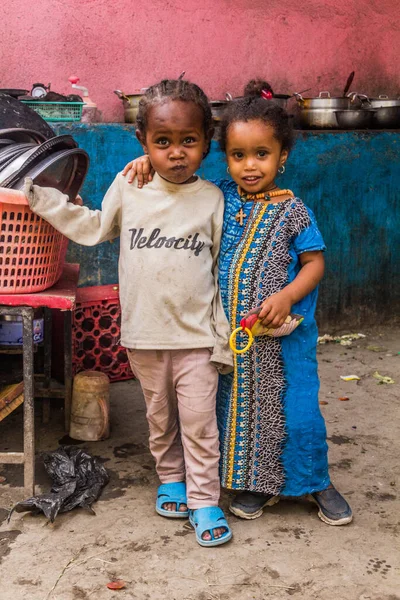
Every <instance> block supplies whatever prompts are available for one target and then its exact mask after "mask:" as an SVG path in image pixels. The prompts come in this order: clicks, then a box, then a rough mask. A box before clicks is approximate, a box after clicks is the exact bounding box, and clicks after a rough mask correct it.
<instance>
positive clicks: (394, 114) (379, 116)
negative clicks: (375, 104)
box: [372, 105, 400, 129]
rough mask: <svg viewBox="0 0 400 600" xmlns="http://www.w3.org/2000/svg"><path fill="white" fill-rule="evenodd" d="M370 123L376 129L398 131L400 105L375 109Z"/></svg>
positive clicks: (399, 126) (399, 125) (399, 127)
mask: <svg viewBox="0 0 400 600" xmlns="http://www.w3.org/2000/svg"><path fill="white" fill-rule="evenodd" d="M372 123H373V126H374V127H375V128H376V129H400V105H399V106H385V107H383V106H382V107H380V108H377V109H376V111H375V114H374V118H373V120H372Z"/></svg>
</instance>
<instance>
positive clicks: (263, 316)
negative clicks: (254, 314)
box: [258, 290, 292, 328]
mask: <svg viewBox="0 0 400 600" xmlns="http://www.w3.org/2000/svg"><path fill="white" fill-rule="evenodd" d="M261 307H262V308H261V311H260V314H259V315H258V318H259V319H260V321H261V322H262V324H263V325H265V326H266V327H275V328H277V327H280V326H281V325H283V324H284V322H285V319H286V317H287V316H288V315H289V314H290V311H291V309H292V302H291V300H290V298H289V296H288V294H286V293H285V290H282V291H281V292H278V293H277V294H273V295H272V296H270V297H269V298H267V299H266V300H264V302H263V303H262V305H261Z"/></svg>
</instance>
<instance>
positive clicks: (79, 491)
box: [8, 446, 109, 522]
mask: <svg viewBox="0 0 400 600" xmlns="http://www.w3.org/2000/svg"><path fill="white" fill-rule="evenodd" d="M43 462H44V466H45V469H46V471H47V473H48V475H49V476H50V477H51V479H52V480H53V485H52V488H51V490H50V492H49V493H48V494H42V495H41V496H33V497H32V498H28V499H27V500H23V501H22V502H18V504H16V505H15V506H14V507H13V508H12V510H11V512H10V515H9V517H8V520H10V518H11V515H12V513H13V512H14V510H15V511H16V512H25V511H31V512H32V513H34V514H39V513H40V512H43V513H44V514H45V516H46V517H47V518H48V519H50V521H51V522H53V521H54V519H55V518H56V516H57V515H58V513H59V512H61V513H63V512H67V511H69V510H72V509H73V508H75V507H76V506H79V507H81V508H86V509H87V510H89V511H90V512H91V513H92V514H95V512H94V510H93V509H92V508H91V506H92V504H93V502H95V501H96V500H97V498H98V497H99V496H100V493H101V490H102V488H103V487H104V486H105V485H106V484H107V483H108V481H109V477H108V475H107V471H106V470H105V468H104V467H103V465H102V464H101V463H100V462H99V461H98V460H97V459H96V458H94V457H93V456H90V454H88V453H87V452H85V451H84V450H82V449H81V448H77V447H76V446H60V447H59V448H57V450H54V451H53V452H46V453H45V454H44V455H43Z"/></svg>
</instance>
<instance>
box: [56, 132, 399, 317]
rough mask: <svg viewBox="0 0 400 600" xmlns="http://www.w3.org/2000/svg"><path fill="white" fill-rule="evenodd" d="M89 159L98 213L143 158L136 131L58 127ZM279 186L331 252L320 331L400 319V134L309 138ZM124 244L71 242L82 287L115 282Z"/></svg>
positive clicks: (87, 191)
mask: <svg viewBox="0 0 400 600" xmlns="http://www.w3.org/2000/svg"><path fill="white" fill-rule="evenodd" d="M54 129H55V130H56V131H57V133H60V134H61V133H70V134H71V135H73V136H74V138H75V139H76V141H77V142H78V144H79V146H80V147H81V148H84V149H85V150H86V151H87V152H88V153H89V156H90V159H91V165H90V169H89V173H88V176H87V179H86V182H85V185H84V187H83V189H82V192H81V195H82V197H83V198H84V201H85V204H87V205H88V206H90V207H91V208H99V207H100V205H101V200H102V198H103V196H104V194H105V192H106V190H107V188H108V186H109V185H110V183H111V182H112V181H113V179H114V177H115V175H116V173H117V172H118V171H119V170H121V169H122V167H123V166H124V165H125V164H126V163H127V162H128V161H129V160H131V159H132V158H134V157H136V156H139V155H140V154H142V151H141V147H140V145H139V143H138V142H137V140H136V138H135V131H134V127H133V126H132V125H125V124H119V123H110V124H96V125H84V124H71V125H61V124H57V125H56V126H55V127H54ZM200 174H201V176H202V177H205V178H210V179H212V178H219V177H227V174H226V165H225V162H224V156H223V155H222V154H221V152H220V150H219V148H218V144H217V142H215V141H213V142H212V149H211V152H210V154H209V155H208V157H207V159H206V160H205V161H204V163H203V165H202V168H201V171H200ZM279 185H280V186H282V187H288V188H290V189H292V190H293V192H294V193H295V194H296V195H297V196H299V197H301V198H302V199H303V200H304V201H305V203H306V204H308V205H309V206H310V207H311V208H312V210H313V211H314V212H315V214H316V216H317V220H318V223H319V226H320V229H321V231H322V233H323V235H324V238H325V242H326V245H327V247H328V251H327V254H326V261H327V270H326V275H325V278H324V280H323V283H322V284H321V287H320V299H319V309H318V310H319V323H320V325H322V326H323V327H324V329H326V328H327V327H331V328H332V327H334V326H335V325H340V326H346V328H347V329H353V328H354V327H355V326H358V325H363V324H364V325H367V324H371V323H372V322H374V321H375V322H377V323H382V322H389V321H390V320H391V319H393V318H394V317H396V316H397V317H399V315H400V310H399V309H400V131H368V132H367V131H359V132H357V131H337V132H336V131H334V132H333V131H307V132H305V131H302V132H298V139H297V143H296V146H295V148H294V150H293V152H292V154H291V156H290V158H289V160H288V163H287V168H286V173H285V174H284V175H283V176H282V177H281V178H280V179H279ZM118 251H119V244H118V241H115V242H113V243H110V242H106V243H104V244H101V245H99V246H97V247H94V248H86V247H83V246H78V245H76V244H73V243H72V242H71V244H70V248H69V253H68V259H69V260H70V261H73V262H79V263H80V264H81V279H80V285H82V286H83V285H84V286H87V285H102V284H108V283H115V282H116V281H117V279H118V270H117V257H118Z"/></svg>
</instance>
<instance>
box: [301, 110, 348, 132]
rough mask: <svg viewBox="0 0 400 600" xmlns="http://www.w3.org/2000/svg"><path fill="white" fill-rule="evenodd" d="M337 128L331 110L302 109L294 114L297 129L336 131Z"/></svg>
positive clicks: (333, 112) (334, 115)
mask: <svg viewBox="0 0 400 600" xmlns="http://www.w3.org/2000/svg"><path fill="white" fill-rule="evenodd" d="M337 126H338V125H337V119H336V114H335V110H334V109H333V108H302V109H300V110H298V111H296V114H295V127H296V128H297V129H337Z"/></svg>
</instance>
